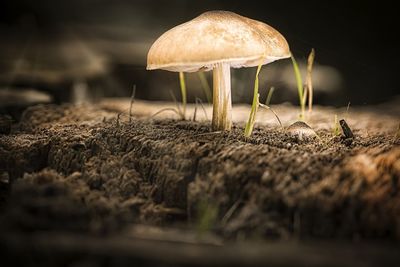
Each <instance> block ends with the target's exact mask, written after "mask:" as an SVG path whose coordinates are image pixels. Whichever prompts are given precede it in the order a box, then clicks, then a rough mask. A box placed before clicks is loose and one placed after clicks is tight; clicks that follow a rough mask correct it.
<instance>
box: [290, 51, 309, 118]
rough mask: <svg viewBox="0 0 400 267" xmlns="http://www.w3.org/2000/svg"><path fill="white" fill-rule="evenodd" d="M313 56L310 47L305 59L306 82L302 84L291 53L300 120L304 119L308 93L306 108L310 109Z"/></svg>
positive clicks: (298, 69) (297, 66)
mask: <svg viewBox="0 0 400 267" xmlns="http://www.w3.org/2000/svg"><path fill="white" fill-rule="evenodd" d="M314 58H315V50H314V49H311V52H310V55H309V56H308V60H307V77H306V84H305V85H303V78H302V77H301V73H300V68H299V65H298V64H297V61H296V59H295V57H294V56H293V54H292V55H291V59H292V65H293V70H294V74H295V77H296V84H297V92H298V94H299V103H300V111H301V113H300V120H304V119H305V110H306V101H307V95H308V110H309V111H310V112H311V111H312V103H313V90H314V89H313V85H312V69H313V64H314Z"/></svg>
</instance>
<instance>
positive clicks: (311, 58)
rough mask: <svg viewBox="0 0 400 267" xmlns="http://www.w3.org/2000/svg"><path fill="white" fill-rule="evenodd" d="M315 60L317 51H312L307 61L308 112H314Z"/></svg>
mask: <svg viewBox="0 0 400 267" xmlns="http://www.w3.org/2000/svg"><path fill="white" fill-rule="evenodd" d="M314 59H315V50H314V48H313V49H311V52H310V55H308V60H307V79H306V88H307V92H308V112H312V104H313V90H314V89H313V84H312V69H313V65H314Z"/></svg>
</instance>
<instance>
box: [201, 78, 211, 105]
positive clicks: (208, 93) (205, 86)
mask: <svg viewBox="0 0 400 267" xmlns="http://www.w3.org/2000/svg"><path fill="white" fill-rule="evenodd" d="M197 74H198V76H199V79H200V83H201V87H202V88H203V91H204V94H205V95H206V98H207V103H208V104H211V103H212V93H211V87H210V85H209V84H208V81H207V77H206V75H205V74H204V72H203V71H199V72H198V73H197Z"/></svg>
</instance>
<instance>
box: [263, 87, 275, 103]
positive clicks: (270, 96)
mask: <svg viewBox="0 0 400 267" xmlns="http://www.w3.org/2000/svg"><path fill="white" fill-rule="evenodd" d="M274 91H275V87H273V86H271V88H270V89H269V91H268V95H267V99H266V100H265V105H266V106H269V104H270V103H271V98H272V94H273V93H274Z"/></svg>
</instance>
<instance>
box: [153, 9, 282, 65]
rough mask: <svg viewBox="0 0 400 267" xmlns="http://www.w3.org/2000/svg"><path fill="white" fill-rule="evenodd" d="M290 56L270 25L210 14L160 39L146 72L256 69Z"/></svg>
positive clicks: (174, 29) (223, 12)
mask: <svg viewBox="0 0 400 267" xmlns="http://www.w3.org/2000/svg"><path fill="white" fill-rule="evenodd" d="M287 57H290V51H289V46H288V44H287V42H286V40H285V38H284V37H283V36H282V35H281V34H280V33H279V32H278V31H276V30H275V29H274V28H272V27H271V26H269V25H267V24H265V23H262V22H259V21H256V20H252V19H249V18H246V17H243V16H240V15H238V14H235V13H233V12H229V11H209V12H206V13H203V14H202V15H200V16H198V17H196V18H194V19H193V20H191V21H189V22H186V23H184V24H181V25H178V26H176V27H175V28H172V29H171V30H169V31H167V32H166V33H164V34H163V35H162V36H161V37H160V38H158V39H157V40H156V41H155V43H154V44H153V45H152V47H151V48H150V51H149V53H148V56H147V69H148V70H153V69H164V70H169V71H184V72H194V71H198V70H211V69H213V67H214V65H215V64H217V63H229V64H230V65H231V67H234V68H240V67H253V66H258V65H260V64H268V63H270V62H272V61H275V60H278V59H282V58H287Z"/></svg>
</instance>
